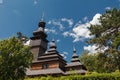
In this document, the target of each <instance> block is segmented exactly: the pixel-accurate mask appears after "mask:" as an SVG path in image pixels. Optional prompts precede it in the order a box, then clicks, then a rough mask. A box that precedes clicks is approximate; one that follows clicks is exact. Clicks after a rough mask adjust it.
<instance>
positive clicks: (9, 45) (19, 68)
mask: <svg viewBox="0 0 120 80" xmlns="http://www.w3.org/2000/svg"><path fill="white" fill-rule="evenodd" d="M31 61H32V53H31V52H30V51H29V47H28V46H24V45H23V44H22V43H21V41H19V39H18V38H16V37H12V38H9V39H6V40H2V41H0V80H23V79H24V77H25V71H26V68H28V67H29V65H30V63H31Z"/></svg>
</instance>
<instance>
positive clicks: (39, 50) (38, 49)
mask: <svg viewBox="0 0 120 80" xmlns="http://www.w3.org/2000/svg"><path fill="white" fill-rule="evenodd" d="M43 18H44V14H43V16H42V19H41V21H40V22H39V23H38V29H37V30H36V31H33V37H31V38H30V39H31V41H30V46H31V51H32V52H33V53H34V59H35V60H37V58H38V57H39V56H41V55H43V54H44V53H45V51H46V50H47V44H48V40H47V39H46V38H47V34H46V33H45V31H44V29H45V22H44V20H43Z"/></svg>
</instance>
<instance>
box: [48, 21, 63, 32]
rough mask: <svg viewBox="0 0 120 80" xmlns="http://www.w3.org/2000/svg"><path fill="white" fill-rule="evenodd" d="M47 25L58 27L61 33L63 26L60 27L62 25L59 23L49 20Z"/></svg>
mask: <svg viewBox="0 0 120 80" xmlns="http://www.w3.org/2000/svg"><path fill="white" fill-rule="evenodd" d="M48 24H52V25H54V26H58V28H59V29H60V30H61V31H63V29H64V26H63V25H62V23H61V22H60V21H55V20H50V21H48Z"/></svg>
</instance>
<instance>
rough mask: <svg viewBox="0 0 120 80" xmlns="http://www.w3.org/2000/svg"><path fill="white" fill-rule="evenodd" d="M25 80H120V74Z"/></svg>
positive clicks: (95, 73) (117, 72)
mask: <svg viewBox="0 0 120 80" xmlns="http://www.w3.org/2000/svg"><path fill="white" fill-rule="evenodd" d="M25 80H120V72H119V71H116V72H114V73H97V72H92V73H89V74H86V75H70V76H61V77H52V76H48V77H41V78H28V79H25Z"/></svg>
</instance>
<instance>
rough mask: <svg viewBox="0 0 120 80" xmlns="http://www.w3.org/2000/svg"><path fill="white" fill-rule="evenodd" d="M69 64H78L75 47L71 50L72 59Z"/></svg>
mask: <svg viewBox="0 0 120 80" xmlns="http://www.w3.org/2000/svg"><path fill="white" fill-rule="evenodd" d="M71 62H80V60H79V57H78V55H77V54H76V49H75V47H74V48H73V55H72V59H71Z"/></svg>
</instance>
